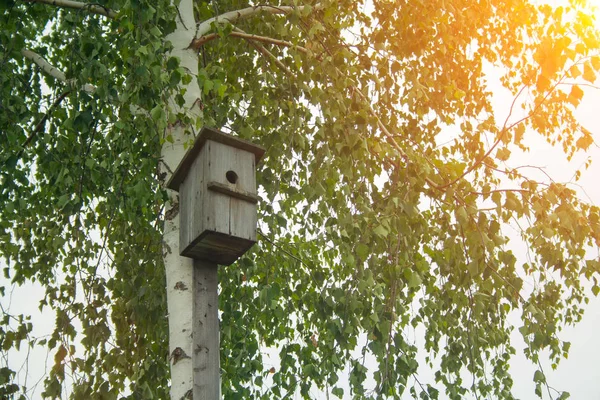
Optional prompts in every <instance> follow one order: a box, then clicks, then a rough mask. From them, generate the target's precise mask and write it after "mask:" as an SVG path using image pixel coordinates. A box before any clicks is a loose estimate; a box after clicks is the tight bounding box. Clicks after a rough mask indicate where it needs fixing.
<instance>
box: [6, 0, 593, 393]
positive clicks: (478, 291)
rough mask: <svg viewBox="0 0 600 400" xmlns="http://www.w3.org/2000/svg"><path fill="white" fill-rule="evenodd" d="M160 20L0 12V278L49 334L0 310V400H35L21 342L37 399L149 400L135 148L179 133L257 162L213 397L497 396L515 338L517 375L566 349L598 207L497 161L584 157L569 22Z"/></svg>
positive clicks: (483, 14) (519, 13) (160, 389)
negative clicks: (44, 369)
mask: <svg viewBox="0 0 600 400" xmlns="http://www.w3.org/2000/svg"><path fill="white" fill-rule="evenodd" d="M190 1H191V0H190ZM181 3H182V4H180V3H179V2H174V3H171V2H170V1H166V0H153V1H147V0H126V1H123V0H109V1H100V2H97V3H93V4H92V3H85V4H84V3H79V2H75V1H67V0H55V1H42V0H35V1H34V0H31V1H13V0H10V1H4V2H2V3H1V5H0V8H1V12H0V91H1V93H0V130H1V133H0V149H1V150H0V254H1V255H2V257H3V266H4V275H5V278H6V279H5V281H4V282H6V283H7V284H8V282H12V283H14V284H16V285H17V286H19V285H23V284H25V283H28V282H34V283H36V284H39V285H41V286H42V287H43V288H44V293H43V294H42V296H41V297H42V298H41V300H40V303H39V307H40V310H42V312H53V313H55V314H56V323H55V327H54V329H53V332H52V334H51V335H50V336H48V337H36V336H35V335H34V333H33V332H32V329H33V327H34V325H35V321H34V320H31V319H30V318H29V317H28V316H26V315H14V314H11V313H10V310H9V309H7V308H5V307H3V308H2V322H1V323H2V324H1V326H0V344H1V346H2V351H3V354H5V357H3V358H2V365H1V368H0V395H1V396H0V397H2V398H16V399H19V398H33V396H34V394H33V389H32V387H31V386H30V385H27V383H26V381H25V382H24V381H23V379H22V378H23V377H22V374H21V373H20V372H19V370H18V367H17V366H15V365H12V364H11V363H10V357H9V355H10V354H11V352H13V351H14V350H18V349H21V350H22V349H23V348H27V347H29V346H33V347H39V346H41V347H46V348H47V349H49V354H50V360H51V361H52V362H51V365H52V366H51V368H50V370H49V371H48V373H47V375H46V376H45V378H44V382H43V388H41V387H37V389H36V390H37V392H36V395H37V396H39V394H40V393H42V394H43V396H45V397H47V398H62V397H65V398H66V397H70V398H74V399H89V398H98V399H113V398H114V399H116V398H131V399H142V398H144V399H145V398H161V399H164V398H167V397H168V396H169V387H170V385H177V384H178V382H175V381H173V382H171V381H170V379H169V371H170V367H172V368H175V366H174V364H176V363H177V362H178V361H179V360H178V359H177V357H174V356H173V355H174V353H173V349H172V348H171V349H170V348H169V342H168V340H169V339H168V315H167V296H166V290H165V286H166V280H165V261H164V260H165V259H168V256H167V254H168V253H169V252H170V251H171V250H172V249H170V248H168V246H163V244H162V234H163V231H164V229H165V228H164V226H165V225H164V221H171V220H173V218H175V217H176V215H177V213H178V207H177V198H176V196H175V195H174V194H173V193H168V192H167V191H166V190H165V189H164V188H163V184H164V179H165V177H166V176H168V175H169V174H170V170H171V169H172V168H173V167H174V166H173V165H168V163H167V162H165V161H164V160H163V159H162V158H161V154H164V151H165V149H167V150H168V149H169V148H170V147H169V146H173V145H174V144H177V143H180V142H181V141H183V143H189V142H191V141H192V140H193V138H194V135H195V134H196V133H197V132H198V131H199V129H200V128H201V127H202V126H204V125H206V126H213V127H217V128H219V129H222V130H226V131H229V132H232V133H233V134H236V135H238V136H240V137H242V138H244V139H247V140H251V141H253V142H255V143H257V144H260V145H262V146H264V147H265V148H266V149H267V152H266V154H265V157H264V162H263V163H262V165H261V166H260V170H259V171H258V182H259V185H260V195H261V198H262V200H261V202H260V205H259V207H260V210H259V221H260V222H259V229H260V235H259V238H260V240H259V243H258V244H257V245H256V246H255V247H254V248H253V249H252V251H251V252H249V253H248V254H247V255H246V256H244V257H243V258H242V259H241V260H239V261H238V262H237V263H236V264H234V265H233V266H231V267H227V268H221V269H220V271H219V280H220V298H221V303H220V311H221V347H222V350H221V369H222V371H221V373H222V391H223V397H224V398H226V399H248V398H256V399H278V398H288V397H289V396H292V395H293V394H297V395H298V394H299V395H300V396H301V397H303V398H315V397H321V398H322V396H323V394H322V393H323V392H325V393H327V394H328V395H329V396H330V398H333V397H335V396H337V397H343V396H347V397H352V398H373V399H380V398H400V396H401V395H402V394H403V393H406V394H407V395H411V396H412V397H415V398H416V397H420V398H424V399H435V398H438V396H441V393H445V396H447V397H448V398H451V399H460V398H466V397H467V396H473V397H475V398H503V399H510V398H512V394H511V387H512V383H513V378H512V377H511V376H510V375H509V374H508V372H507V371H508V366H509V362H510V359H511V356H513V355H514V354H515V352H516V351H517V349H515V348H513V346H512V345H511V342H510V340H509V335H510V333H511V332H512V331H513V330H514V329H518V330H519V331H520V333H521V334H522V336H523V338H524V340H525V342H526V344H527V348H526V350H525V354H526V356H527V358H528V359H529V360H531V362H532V363H533V364H535V365H539V357H540V354H542V352H544V353H543V354H549V357H550V360H551V362H552V363H553V364H554V365H557V364H558V363H559V362H560V360H561V359H563V358H565V357H566V356H567V355H568V350H569V343H567V342H563V341H561V340H560V336H559V333H560V331H561V329H562V328H563V327H565V326H567V325H571V324H574V323H576V322H578V321H579V320H580V318H581V316H582V306H583V304H584V303H585V302H586V301H587V298H588V297H587V296H588V295H589V294H590V293H589V292H588V290H586V289H585V288H590V287H591V291H592V292H593V294H594V295H596V294H597V293H598V291H599V290H600V289H599V286H598V285H597V280H598V272H600V261H599V259H598V251H597V250H598V246H599V245H600V215H599V210H598V207H596V206H594V205H592V204H588V203H587V202H585V201H583V200H581V199H580V198H579V197H578V196H577V195H576V192H575V188H574V183H575V182H576V180H577V178H578V177H579V175H580V172H579V171H578V172H577V173H576V179H575V182H570V183H561V182H556V181H554V180H552V179H550V177H547V178H546V177H543V176H542V175H541V174H536V173H534V172H536V171H537V169H535V168H524V166H522V165H519V164H516V163H515V161H514V156H513V153H516V152H527V151H529V150H530V149H528V147H527V143H529V142H527V141H526V137H529V136H536V135H541V136H542V137H543V138H545V139H546V140H547V141H548V142H549V143H551V144H553V145H555V146H557V147H559V148H561V149H562V150H563V152H564V156H565V157H566V158H568V159H570V158H571V157H572V156H573V155H575V154H576V153H579V152H584V151H586V150H587V149H588V148H589V147H590V146H592V145H593V142H594V138H593V137H592V134H591V132H590V131H588V130H587V129H585V127H583V126H581V125H580V124H579V123H578V121H577V120H576V119H575V117H574V115H573V112H574V111H575V109H576V108H577V107H578V105H579V104H580V102H581V100H582V98H583V96H584V93H585V90H591V89H592V88H590V87H589V86H593V84H594V82H595V81H596V78H597V75H598V72H599V71H600V54H599V52H598V49H599V48H600V36H599V33H598V31H597V30H596V29H595V27H594V23H595V21H594V20H593V17H592V16H591V15H592V14H590V12H589V9H588V8H587V6H586V5H585V4H584V2H583V1H575V0H573V1H570V2H569V3H568V4H565V5H563V6H561V7H551V6H549V5H545V4H540V3H535V4H534V3H531V2H528V1H525V0H510V1H464V0H445V1H442V0H435V1H401V0H396V1H389V0H376V1H372V2H371V1H369V2H362V1H355V0H339V1H333V0H323V1H321V2H319V3H317V2H316V1H313V0H294V1H282V2H281V3H280V2H270V3H269V4H263V3H261V4H255V3H249V2H246V1H242V0H218V1H217V0H213V1H211V2H207V1H200V0H198V1H194V2H193V14H194V15H193V17H194V20H195V21H196V24H197V25H196V26H186V24H185V23H184V21H186V20H187V21H189V20H190V19H191V16H190V15H187V14H186V15H185V16H183V15H182V11H181V10H182V9H184V10H185V9H186V7H185V6H186V5H188V4H189V3H188V0H182V1H181ZM188 9H190V10H191V9H192V8H191V7H188ZM183 31H185V32H187V34H189V35H190V36H189V41H188V42H187V43H186V45H185V46H184V47H182V46H180V45H179V44H177V46H178V47H174V46H175V45H174V43H175V40H173V41H171V40H169V38H170V37H171V38H173V37H175V36H169V35H176V34H179V33H180V32H183ZM178 51H187V52H190V51H193V52H194V53H195V54H197V63H198V64H197V68H198V72H197V74H196V73H193V74H190V68H188V67H186V65H185V64H182V61H181V59H180V58H178V57H177V56H175V55H174V54H177V52H178ZM492 67H494V68H497V69H498V70H500V71H502V72H501V73H502V76H501V83H502V85H503V87H504V88H505V89H506V90H508V91H510V93H511V94H512V96H513V100H512V104H510V105H509V107H508V108H509V110H510V112H509V113H508V115H498V114H495V113H494V108H493V104H492V92H491V90H492V89H493V88H492V87H490V85H489V84H488V77H487V76H486V71H489V70H490V69H491V68H492ZM196 94H197V95H196ZM190 95H193V97H192V98H191V99H190ZM448 132H451V133H450V134H449V133H448ZM449 135H450V136H451V139H452V140H451V141H450V142H448V141H447V138H448V137H449ZM161 151H162V152H161ZM175 166H176V165H175ZM588 166H589V162H588V163H586V164H585V165H584V166H582V168H587V167H588ZM540 176H542V178H539V177H540ZM514 229H517V230H518V236H519V237H518V238H517V237H515V235H512V236H511V237H510V238H509V232H511V231H513V230H514ZM518 240H520V241H522V242H524V243H525V244H526V246H527V248H528V255H529V256H528V258H527V259H526V260H522V259H519V260H517V258H516V257H515V253H514V250H515V248H516V247H515V245H516V244H517V243H516V242H517V241H518ZM165 257H167V258H165ZM524 283H527V284H524ZM7 289H8V288H7V287H2V288H1V291H0V294H2V295H3V296H4V297H3V300H2V304H6V303H5V300H6V299H7V296H9V293H8V291H7ZM179 289H181V288H179ZM171 314H173V311H171ZM509 314H511V315H512V314H516V315H518V316H520V322H519V325H517V326H513V325H512V324H510V323H509V322H508V320H507V318H508V316H509ZM415 331H417V332H420V333H422V335H421V337H420V338H419V340H418V341H416V342H415V340H414V335H413V334H411V333H414V332H415ZM419 346H421V347H422V348H424V349H425V351H426V352H427V354H429V357H428V358H427V360H426V361H425V362H424V360H420V359H418V358H417V351H418V349H419ZM519 351H520V349H519ZM266 352H269V353H270V354H276V358H277V360H278V361H277V362H276V363H275V365H273V363H272V358H271V359H268V358H267V355H266ZM366 360H374V361H371V362H370V363H368V362H367V361H366ZM424 368H427V369H433V371H435V379H434V380H432V381H424V380H422V379H420V378H419V376H420V375H419V374H420V373H422V371H423V370H424ZM368 378H369V379H368ZM370 378H372V379H370ZM533 380H534V381H535V383H536V389H535V390H536V394H537V395H538V396H540V397H541V394H542V390H544V392H546V391H547V393H550V394H551V396H553V397H554V398H566V396H567V394H566V393H561V392H558V393H556V392H550V389H549V385H548V383H547V382H546V378H545V376H544V373H543V370H541V368H540V370H538V371H537V372H536V373H535V375H534V377H533ZM186 390H187V388H184V389H183V392H184V393H185V392H186Z"/></svg>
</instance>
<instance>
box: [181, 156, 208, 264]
mask: <svg viewBox="0 0 600 400" xmlns="http://www.w3.org/2000/svg"><path fill="white" fill-rule="evenodd" d="M203 164H204V163H203V160H202V158H200V157H198V158H196V159H195V160H194V161H193V162H192V163H191V165H190V169H189V171H188V174H187V175H186V177H185V179H184V180H183V182H182V183H181V186H180V188H179V204H180V216H181V217H180V228H179V229H180V230H179V232H180V234H179V245H180V247H181V250H182V254H184V253H185V252H186V251H189V247H190V246H191V245H192V243H194V241H195V240H196V238H198V236H200V235H201V234H202V232H203V231H204V227H203V209H202V203H203V198H204V192H205V191H206V189H205V184H204V180H203V169H204V165H203Z"/></svg>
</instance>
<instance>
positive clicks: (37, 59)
mask: <svg viewBox="0 0 600 400" xmlns="http://www.w3.org/2000/svg"><path fill="white" fill-rule="evenodd" d="M21 54H22V55H23V57H25V58H27V59H29V60H31V61H33V62H34V63H35V64H36V65H37V66H38V67H40V69H41V70H42V71H44V72H45V73H46V74H48V75H50V76H51V77H53V78H54V79H56V80H58V81H60V82H63V83H65V84H67V85H69V86H72V85H73V84H74V83H75V80H74V79H67V76H66V75H65V73H64V72H62V71H61V70H59V69H58V68H56V67H55V66H53V65H52V64H50V63H49V62H48V61H46V60H45V59H44V57H42V56H40V55H39V54H37V53H36V52H33V51H31V50H21ZM81 89H82V90H84V91H86V92H87V93H90V94H91V93H94V92H95V91H96V86H94V85H91V84H89V83H86V84H85V85H83V86H81Z"/></svg>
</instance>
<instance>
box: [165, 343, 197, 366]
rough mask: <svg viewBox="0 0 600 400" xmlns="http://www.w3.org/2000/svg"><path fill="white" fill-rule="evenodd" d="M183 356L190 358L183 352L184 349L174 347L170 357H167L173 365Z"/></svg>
mask: <svg viewBox="0 0 600 400" xmlns="http://www.w3.org/2000/svg"><path fill="white" fill-rule="evenodd" d="M185 358H190V359H191V358H192V357H190V356H188V355H187V354H185V351H183V349H182V348H181V347H176V348H175V350H173V352H172V353H171V357H169V361H173V365H175V364H177V363H178V362H179V361H181V360H183V359H185Z"/></svg>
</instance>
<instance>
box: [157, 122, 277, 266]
mask: <svg viewBox="0 0 600 400" xmlns="http://www.w3.org/2000/svg"><path fill="white" fill-rule="evenodd" d="M264 152H265V149H263V148H262V147H260V146H257V145H254V144H252V143H250V142H247V141H245V140H242V139H239V138H237V137H235V136H232V135H229V134H227V133H224V132H221V131H219V130H216V129H212V128H206V127H205V128H202V131H201V132H200V134H199V135H198V137H197V138H196V140H195V142H194V145H193V146H192V147H191V148H190V149H189V150H188V152H187V153H186V155H185V156H184V157H183V160H182V161H181V163H180V164H179V166H178V167H177V169H176V170H175V172H174V173H173V176H172V177H171V179H170V180H169V182H168V183H167V187H168V188H170V189H173V190H176V191H178V192H179V215H180V228H179V249H180V254H181V255H182V256H185V257H191V258H194V259H202V260H207V261H212V262H215V263H217V264H221V265H229V264H231V263H233V262H234V261H235V260H237V259H238V258H239V257H240V256H242V255H243V254H244V253H245V252H246V251H248V249H250V247H252V245H253V244H254V243H256V224H257V203H258V196H257V194H256V164H257V163H258V161H259V160H260V158H261V157H262V156H263V154H264Z"/></svg>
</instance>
